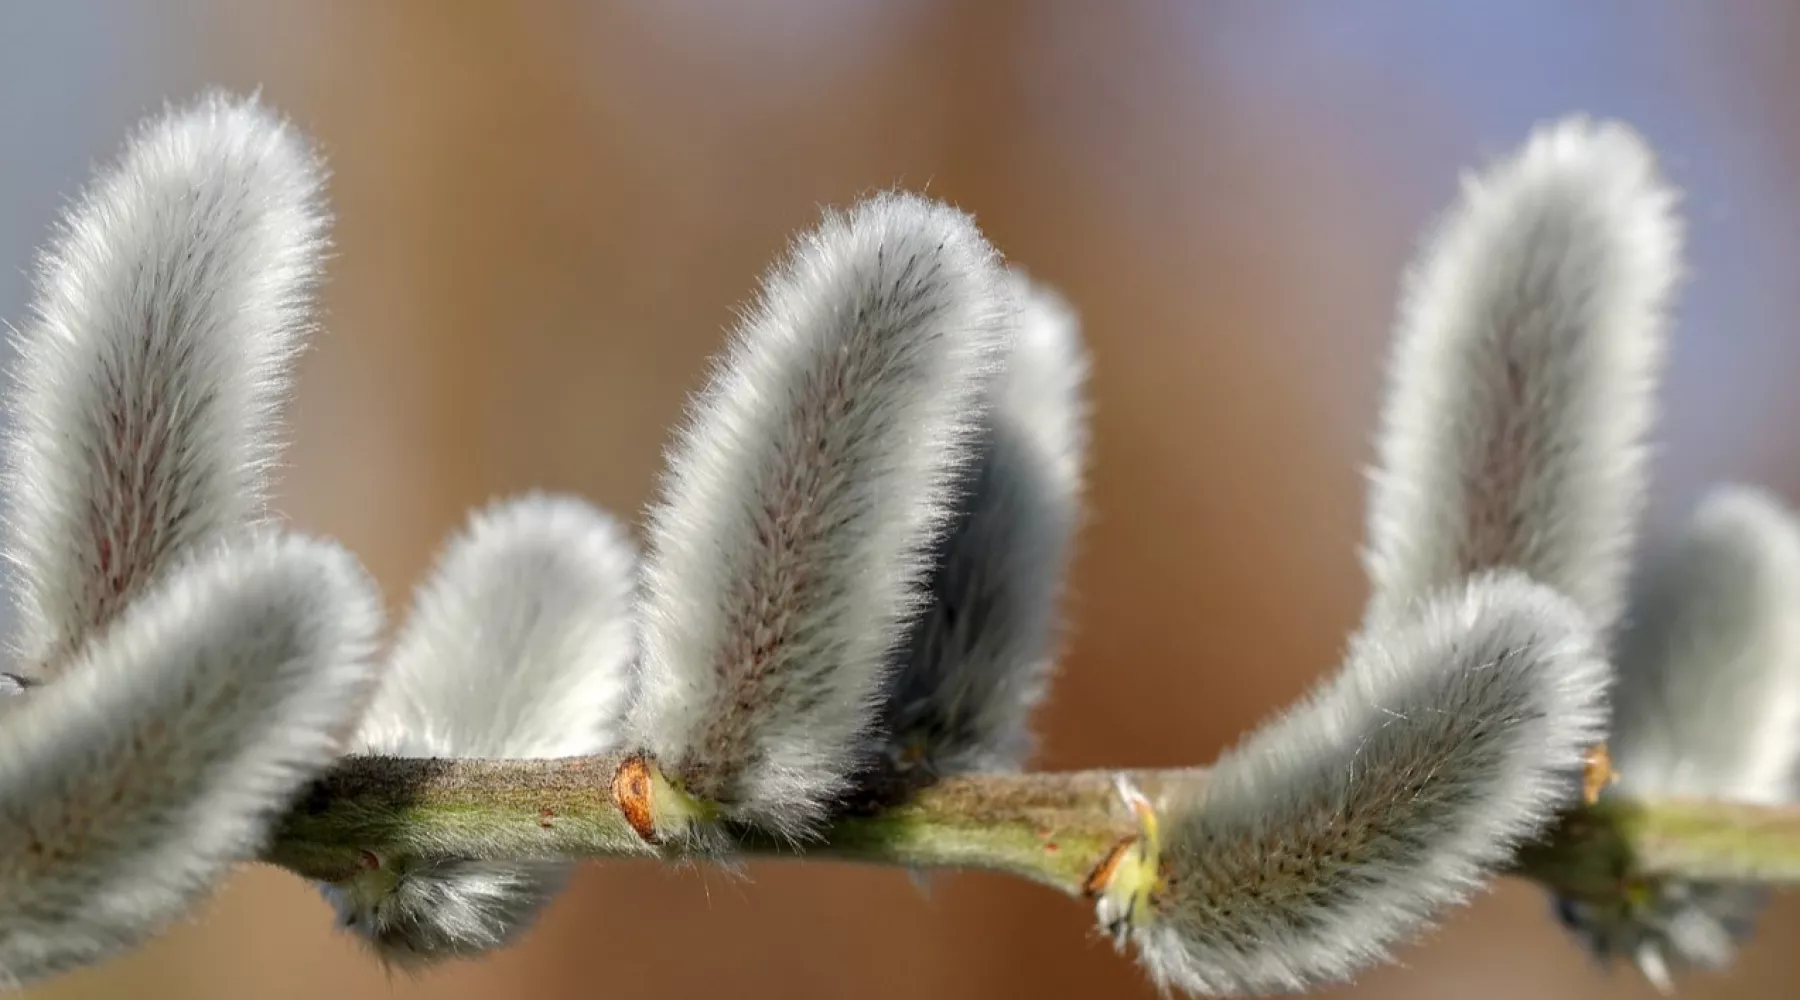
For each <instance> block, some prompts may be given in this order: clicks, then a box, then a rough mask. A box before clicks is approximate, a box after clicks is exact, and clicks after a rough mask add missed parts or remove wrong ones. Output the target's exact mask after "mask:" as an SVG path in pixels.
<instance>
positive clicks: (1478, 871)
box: [1134, 574, 1608, 995]
mask: <svg viewBox="0 0 1800 1000" xmlns="http://www.w3.org/2000/svg"><path fill="white" fill-rule="evenodd" d="M1607 669H1608V668H1607V665H1606V662H1605V660H1604V658H1603V656H1602V654H1601V653H1600V651H1599V650H1598V649H1597V648H1596V644H1595V642H1594V638H1593V632H1592V629H1591V628H1590V626H1589V625H1588V622H1587V620H1586V618H1585V616H1584V615H1582V613H1581V612H1580V611H1579V609H1577V608H1576V607H1575V606H1574V605H1573V604H1572V603H1570V602H1569V601H1568V600H1567V599H1566V598H1564V597H1562V596H1561V595H1559V594H1557V593H1556V592H1554V591H1552V590H1550V589H1548V588H1546V587H1543V586H1541V585H1538V584H1535V583H1532V582H1530V581H1529V580H1527V579H1526V578H1524V577H1522V576H1519V575H1517V574H1500V575H1494V576H1485V577H1480V578H1475V579H1473V580H1471V581H1468V582H1466V583H1463V584H1459V585H1455V586H1453V587H1451V588H1449V589H1448V590H1447V591H1446V592H1442V593H1440V594H1438V595H1434V596H1432V597H1430V598H1428V599H1426V600H1424V601H1421V602H1418V603H1415V604H1414V605H1413V606H1412V607H1410V608H1409V609H1408V610H1407V611H1406V612H1404V613H1399V614H1396V615H1394V616H1392V617H1387V618H1383V619H1381V620H1380V621H1378V622H1376V623H1374V624H1372V625H1370V626H1369V627H1368V628H1367V630H1366V631H1365V632H1364V633H1362V634H1361V635H1359V636H1358V637H1357V638H1356V639H1355V641H1354V642H1352V644H1351V647H1350V651H1349V654H1348V657H1347V659H1346V661H1345V664H1344V667H1343V669H1342V670H1341V671H1340V672H1339V673H1338V675H1337V676H1336V677H1334V678H1332V679H1331V680H1329V681H1327V682H1325V683H1324V684H1322V685H1321V686H1320V687H1319V688H1318V689H1317V690H1315V691H1314V693H1313V694H1312V695H1311V696H1309V697H1308V698H1307V699H1306V700H1305V701H1303V702H1302V703H1301V704H1299V705H1298V706H1296V707H1294V708H1293V709H1291V710H1289V711H1288V712H1287V713H1286V714H1284V715H1282V716H1280V717H1278V718H1276V719H1274V720H1272V721H1270V722H1268V723H1266V724H1265V725H1263V726H1262V727H1261V728H1259V729H1258V730H1256V731H1255V732H1254V733H1252V734H1251V735H1250V736H1249V737H1248V738H1247V739H1246V740H1245V741H1244V742H1243V743H1242V744H1241V745H1239V746H1238V747H1237V748H1235V749H1234V750H1232V751H1231V752H1230V753H1228V754H1227V755H1225V757H1224V758H1222V759H1221V760H1220V761H1219V763H1218V765H1217V766H1216V767H1215V768H1213V770H1212V771H1211V772H1210V774H1209V775H1208V776H1207V778H1206V779H1205V780H1204V781H1203V782H1201V783H1200V784H1199V785H1198V786H1197V787H1196V788H1195V789H1192V790H1187V791H1185V792H1184V791H1177V792H1175V793H1173V795H1172V796H1171V798H1170V800H1169V801H1166V802H1164V803H1162V804H1161V806H1160V808H1161V811H1162V812H1163V816H1164V818H1163V829H1164V834H1163V836H1164V846H1163V853H1162V859H1163V863H1164V865H1165V869H1166V872H1167V877H1168V882H1167V887H1166V888H1165V890H1164V891H1163V893H1162V894H1161V895H1160V896H1159V897H1157V899H1156V901H1155V903H1154V904H1153V905H1154V907H1155V909H1154V910H1153V912H1152V914H1151V918H1150V921H1149V923H1147V924H1146V925H1144V926H1142V927H1139V928H1137V930H1136V931H1135V932H1134V940H1135V941H1136V943H1137V945H1138V949H1139V955H1140V958H1141V960H1142V961H1143V963H1144V964H1145V966H1146V967H1147V968H1148V969H1149V971H1150V973H1151V975H1152V977H1153V978H1154V979H1155V980H1156V981H1157V982H1158V983H1159V984H1161V985H1163V986H1165V987H1176V988H1180V989H1183V990H1186V991H1188V992H1190V993H1193V994H1197V995H1226V994H1230V995H1238V994H1249V993H1265V992H1289V991H1298V990H1304V989H1309V988H1313V987H1317V986H1320V985H1323V984H1327V983H1333V982H1338V981H1342V980H1345V979H1347V978H1348V977H1349V976H1350V975H1352V974H1353V973H1355V972H1356V971H1358V970H1360V969H1362V968H1364V967H1366V966H1368V965H1370V964H1372V963H1374V962H1376V961H1378V960H1381V959H1383V958H1384V957H1385V956H1386V955H1387V954H1388V952H1389V950H1390V949H1391V948H1392V947H1393V946H1394V945H1395V944H1397V943H1400V942H1403V941H1406V940H1407V939H1409V938H1410V937H1412V936H1413V935H1414V934H1416V933H1418V932H1419V931H1420V930H1421V929H1422V928H1423V927H1424V926H1425V925H1426V924H1427V922H1428V921H1429V920H1430V919H1431V918H1432V917H1433V916H1434V915H1435V914H1436V913H1437V912H1438V911H1439V910H1441V909H1442V908H1443V907H1445V906H1447V905H1450V904H1452V903H1455V902H1458V901H1461V900H1462V899H1464V898H1465V897H1467V896H1468V895H1469V894H1470V893H1471V892H1472V891H1474V889H1475V888H1476V887H1477V886H1478V885H1479V884H1480V882H1481V881H1482V879H1483V878H1484V877H1486V876H1488V875H1490V874H1491V873H1492V872H1493V870H1494V869H1495V868H1496V867H1497V866H1498V865H1501V864H1503V863H1504V862H1505V861H1506V860H1507V859H1508V858H1509V857H1510V855H1511V851H1512V849H1513V848H1514V847H1515V846H1516V845H1517V844H1518V843H1519V842H1520V841H1521V840H1522V839H1523V838H1526V837H1528V836H1530V835H1532V834H1534V833H1536V832H1537V831H1538V830H1539V829H1541V827H1542V825H1543V824H1544V823H1545V822H1547V821H1548V820H1549V819H1550V818H1551V816H1552V815H1553V814H1554V812H1555V810H1556V809H1557V808H1559V807H1560V806H1561V805H1562V804H1563V803H1564V802H1566V801H1567V799H1568V797H1569V795H1570V793H1571V790H1572V785H1571V783H1570V782H1569V780H1568V776H1569V772H1570V770H1571V769H1573V768H1578V767H1579V766H1580V764H1581V761H1582V755H1583V752H1584V750H1585V749H1586V748H1587V747H1588V746H1589V745H1591V744H1592V743H1593V742H1594V741H1595V740H1596V739H1598V738H1600V736H1601V734H1602V730H1603V726H1604V724H1605V688H1606V682H1607Z"/></svg>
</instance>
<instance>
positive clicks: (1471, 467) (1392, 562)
mask: <svg viewBox="0 0 1800 1000" xmlns="http://www.w3.org/2000/svg"><path fill="white" fill-rule="evenodd" d="M1675 200H1676V199H1675V194H1674V192H1673V191H1672V190H1671V188H1670V187H1669V186H1668V185H1667V184H1665V183H1664V181H1663V180H1662V178H1661V177H1660V176H1659V174H1658V172H1657V167H1656V163H1655V160H1654V157H1653V155H1652V153H1651V151H1650V150H1649V148H1648V147H1647V146H1646V145H1645V144H1644V142H1643V141H1642V140H1641V139H1640V138H1639V137H1638V136H1637V135H1636V134H1635V133H1633V132H1632V131H1631V130H1630V129H1629V128H1627V127H1626V126H1624V125H1622V124H1618V123H1616V122H1599V123H1596V122H1592V121H1589V120H1587V119H1584V118H1571V119H1566V120H1563V121H1560V122H1556V123H1553V124H1550V125H1546V126H1543V127H1540V128H1539V129H1538V130H1537V131H1535V132H1534V133H1533V134H1532V135H1531V137H1530V139H1529V140H1528V141H1527V142H1526V143H1525V145H1524V147H1523V148H1522V149H1520V150H1519V151H1518V152H1516V153H1515V154H1513V155H1512V156H1510V157H1508V158H1506V159H1504V160H1502V161H1501V162H1500V163H1498V164H1496V165H1495V166H1493V167H1491V168H1490V169H1488V170H1487V171H1485V172H1484V173H1482V174H1481V175H1479V176H1476V177H1473V178H1470V179H1468V180H1467V181H1465V183H1464V185H1463V192H1462V198H1461V200H1460V201H1459V202H1458V203H1457V205H1456V206H1455V207H1454V208H1453V209H1452V210H1451V211H1450V212H1449V214H1448V215H1447V216H1446V217H1445V218H1444V219H1443V220H1442V222H1441V223H1440V224H1439V226H1438V228H1437V230H1436V232H1435V233H1434V234H1433V236H1432V237H1431V239H1430V240H1429V241H1428V242H1427V243H1426V245H1425V247H1424V249H1423V251H1422V253H1421V254H1420V257H1419V259H1418V261H1417V262H1416V263H1415V264H1414V266H1413V269H1412V272H1411V274H1410V276H1409V278H1408V280H1407V283H1406V291H1405V296H1404V302H1403V303H1402V308H1401V316H1400V321H1399V327H1398V331H1397V334H1396V338H1395V344H1394V351H1393V357H1392V361H1391V364H1390V369H1389V384H1390V387H1389V396H1388V401H1387V405H1386V408H1385V410H1384V413H1383V416H1382V426H1381V432H1380V437H1379V444H1378V452H1379V456H1378V461H1377V467H1376V469H1375V471H1374V473H1373V481H1372V488H1371V498H1370V504H1369V515H1368V519H1369V529H1368V534H1369V540H1368V544H1367V547H1366V549H1365V557H1364V561H1365V564H1366V566H1367V568H1368V572H1369V576H1370V579H1371V581H1372V584H1373V600H1372V602H1371V607H1370V613H1371V614H1372V615H1373V614H1381V613H1384V612H1386V611H1388V610H1391V609H1395V608H1401V607H1404V606H1405V605H1406V604H1407V603H1408V602H1410V601H1413V600H1416V599H1417V598H1419V597H1421V596H1423V595H1424V594H1427V593H1429V592H1431V591H1432V590H1434V589H1435V588H1438V587H1442V586H1445V585H1447V584H1450V583H1452V582H1454V581H1456V580H1458V579H1461V578H1462V577H1464V576H1466V575H1468V574H1471V573H1476V572H1480V571H1483V570H1488V569H1499V568H1511V569H1517V570H1520V571H1523V572H1525V573H1527V574H1529V575H1530V576H1531V577H1532V578H1533V579H1536V580H1539V581H1540V582H1543V583H1547V584H1549V585H1551V586H1553V587H1555V588H1557V589H1558V590H1561V591H1562V592H1563V593H1565V594H1568V595H1569V596H1570V597H1571V598H1573V599H1574V600H1575V601H1576V603H1577V604H1579V605H1581V607H1582V608H1583V610H1585V611H1586V612H1587V614H1588V616H1589V617H1590V618H1591V619H1592V620H1593V622H1594V624H1595V626H1596V627H1597V628H1600V629H1602V630H1603V631H1604V630H1606V629H1608V628H1610V626H1611V625H1612V624H1613V622H1614V621H1615V620H1616V618H1617V617H1618V613H1619V609H1620V605H1621V603H1622V596H1623V590H1624V583H1625V574H1626V570H1627V560H1628V558H1629V555H1630V549H1631V545H1632V541H1633V536H1634V532H1635V530H1636V520H1637V516H1638V514H1639V509H1640V507H1641V506H1642V502H1643V492H1644V480H1645V465H1646V461H1645V445H1644V442H1643V439H1644V436H1645V434H1646V432H1647V431H1648V429H1649V426H1650V423H1651V419H1652V415H1653V414H1652V411H1653V404H1654V394H1655V385H1656V378H1657V375H1658V373H1659V370H1660V367H1661V359H1662V355H1663V341H1664V326H1665V312H1666V310H1667V308H1668V303H1669V299H1670V296H1671V293H1672V290H1673V286H1674V285H1675V282H1676V279H1677V276H1678V272H1679V263H1680V262H1679V256H1680V249H1681V227H1680V223H1679V221H1678V220H1677V218H1676V216H1675V213H1674V205H1675Z"/></svg>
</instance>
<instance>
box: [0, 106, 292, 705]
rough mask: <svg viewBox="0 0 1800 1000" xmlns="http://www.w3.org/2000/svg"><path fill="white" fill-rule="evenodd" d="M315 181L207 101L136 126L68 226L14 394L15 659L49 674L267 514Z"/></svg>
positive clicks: (288, 154)
mask: <svg viewBox="0 0 1800 1000" xmlns="http://www.w3.org/2000/svg"><path fill="white" fill-rule="evenodd" d="M322 183H323V180H322V169H321V167H320V166H319V164H318V162H317V161H316V160H315V159H314V157H313V155H312V153H311V152H310V151H309V149H308V147H307V146H306V144H305V142H304V141H303V140H302V138H301V137H300V136H299V134H298V133H297V132H295V131H294V130H293V129H292V128H291V127H289V126H288V125H287V124H285V123H284V122H283V121H281V120H280V119H278V118H276V117H275V116H274V115H273V114H272V113H270V112H269V111H267V110H266V109H264V108H262V107H261V106H260V105H258V104H257V103H256V102H255V101H253V100H239V99H235V98H231V97H228V96H225V95H223V94H216V93H215V94H209V95H207V96H205V97H203V98H201V99H200V100H198V101H196V102H194V103H191V104H188V105H184V106H181V107H177V108H174V109H171V110H169V111H167V112H166V113H164V114H163V115H162V116H160V117H158V118H155V119H153V120H151V121H149V122H148V123H146V124H145V125H144V126H142V127H141V128H140V129H139V131H138V132H137V133H136V134H135V135H134V136H133V137H132V138H131V140H130V141H129V142H128V143H127V145H126V147H125V150H124V152H123V154H122V155H121V156H120V157H119V159H118V160H117V161H116V162H114V163H112V164H111V165H109V166H108V167H106V168H105V169H104V170H102V171H101V173H100V174H99V176H98V177H97V178H96V179H95V180H94V182H93V183H92V185H91V186H90V187H89V188H88V190H87V191H86V193H84V194H83V195H82V196H81V198H80V199H78V200H77V201H76V202H75V204H74V205H73V207H72V209H71V210H70V212H69V213H68V215H67V216H66V217H65V218H64V219H63V220H62V224H61V226H60V227H59V229H58V230H57V232H56V235H55V238H54V240H53V241H52V243H51V244H50V246H49V247H48V248H47V249H46V251H45V252H44V254H43V256H42V259H41V261H40V264H39V267H38V272H37V294H36V301H35V304H34V306H33V310H32V315H31V316H30V317H29V318H28V319H27V320H26V321H25V322H24V323H23V324H22V325H21V327H20V331H19V334H18V338H17V347H18V354H19V356H18V362H17V365H16V367H15V369H14V373H13V374H14V382H13V387H12V392H11V393H10V396H9V403H10V407H11V414H12V425H11V430H10V432H9V435H8V438H7V442H6V485H7V492H8V499H9V503H10V511H9V516H8V518H7V525H6V529H7V534H6V553H7V557H8V558H9V559H10V560H12V562H13V563H14V564H15V565H16V566H17V568H18V571H19V572H18V576H19V588H18V595H19V597H18V604H19V608H20V624H19V629H20V632H19V639H18V643H19V646H20V650H19V651H20V654H21V656H22V658H23V660H24V662H27V663H31V664H36V665H39V666H40V667H41V668H42V669H43V670H45V671H49V670H52V669H53V668H55V666H56V665H57V664H59V663H61V662H62V661H63V660H64V659H65V658H66V657H67V656H68V654H70V653H71V652H73V650H74V649H75V647H76V645H77V644H78V643H79V642H80V640H81V637H82V636H83V635H84V634H85V633H86V632H87V631H88V630H89V629H92V628H95V627H97V626H99V625H102V624H104V623H105V622H106V621H107V620H108V619H109V618H111V617H112V616H113V615H114V614H116V613H118V611H119V609H120V608H121V607H122V606H123V605H124V603H125V602H126V601H128V600H129V599H130V597H131V595H132V594H133V593H134V592H135V591H136V590H138V589H139V588H140V587H142V586H144V585H145V584H146V583H147V582H148V581H149V580H150V579H151V578H152V577H153V576H154V575H155V574H156V573H158V572H160V571H161V570H163V569H164V568H165V567H166V566H167V565H168V564H169V563H171V562H172V561H173V560H174V559H175V558H176V557H177V556H178V555H179V554H180V553H181V552H182V551H185V550H187V549H190V548H192V547H194V546H196V545H198V544H201V543H204V542H206V541H208V540H210V539H213V538H216V537H218V536H219V535H221V533H224V532H227V531H231V530H234V529H237V528H240V527H242V526H243V525H245V524H247V523H249V522H251V521H254V520H256V519H257V518H259V517H260V516H261V514H262V512H263V504H264V492H265V487H266V482H267V479H268V468H269V466H270V465H271V464H272V462H273V461H274V460H275V458H276V441H275V436H276V431H277V418H278V416H279V413H278V410H279V404H280V403H281V402H282V399H283V396H284V394H285V393H284V390H285V386H286V382H287V379H288V370H289V367H290V362H291V360H292V358H293V356H294V354H295V352H296V351H297V350H298V348H299V347H300V344H301V340H302V337H303V335H304V334H305V333H306V332H307V330H308V329H309V327H310V326H311V324H312V290H313V286H314V284H315V282H316V280H317V279H318V277H319V273H320V258H321V254H322V251H323V247H324V244H325V240H326V216H325V209H324V206H323V194H322Z"/></svg>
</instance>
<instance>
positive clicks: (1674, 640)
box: [1561, 486, 1800, 989]
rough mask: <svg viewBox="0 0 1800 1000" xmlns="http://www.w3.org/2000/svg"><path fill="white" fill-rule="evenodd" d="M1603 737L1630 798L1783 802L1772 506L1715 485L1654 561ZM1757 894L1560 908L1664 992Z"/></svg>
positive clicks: (1794, 567) (1776, 524)
mask: <svg viewBox="0 0 1800 1000" xmlns="http://www.w3.org/2000/svg"><path fill="white" fill-rule="evenodd" d="M1616 660H1617V671H1618V680H1617V685H1616V688H1615V691H1614V695H1613V706H1614V709H1613V723H1612V730H1611V733H1610V735H1609V738H1608V743H1609V747H1610V749H1611V752H1612V760H1613V766H1614V768H1615V770H1616V771H1617V773H1618V775H1619V782H1618V784H1617V785H1616V786H1615V787H1614V788H1613V789H1612V790H1611V791H1610V792H1609V794H1617V795H1620V796H1625V797H1631V798H1646V799H1658V798H1674V799H1683V798H1686V799H1718V800H1723V801H1734V802H1748V803H1756V804H1762V805H1779V804H1784V803H1788V802H1791V801H1792V800H1793V797H1794V792H1795V789H1794V781H1795V764H1796V762H1800V523H1796V521H1795V519H1794V517H1793V515H1792V514H1791V513H1790V512H1789V511H1788V510H1787V509H1786V508H1785V507H1783V505H1782V504H1781V503H1780V502H1779V501H1777V500H1776V499H1775V498H1773V497H1771V496H1769V495H1768V494H1767V493H1764V492H1763V491H1761V490H1757V489H1753V488H1750V487H1743V486H1728V487H1721V488H1719V489H1717V490H1715V491H1714V492H1713V493H1711V494H1709V495H1708V496H1707V497H1706V498H1705V499H1704V500H1703V501H1702V502H1701V504H1700V506H1699V508H1698V509H1697V510H1696V511H1695V513H1694V516H1693V518H1692V520H1691V522H1690V523H1689V525H1688V527H1687V529H1686V530H1685V531H1684V532H1683V533H1682V535H1681V536H1680V537H1679V538H1678V539H1676V541H1675V543H1674V544H1673V545H1671V546H1669V547H1668V549H1667V550H1666V551H1664V552H1662V553H1659V554H1658V556H1657V557H1656V558H1653V559H1652V560H1651V562H1650V564H1649V566H1648V567H1647V569H1646V572H1645V574H1644V584H1643V586H1642V587H1640V589H1639V593H1638V595H1637V600H1636V601H1635V602H1634V603H1633V604H1632V606H1631V611H1630V613H1629V614H1628V616H1627V618H1626V622H1625V628H1624V630H1623V631H1622V633H1621V635H1620V640H1619V645H1618V651H1617V655H1616ZM1765 895H1766V893H1765V892H1764V891H1762V890H1760V889H1758V888H1756V887H1752V886H1745V885H1731V884H1717V883H1703V882H1702V883H1696V882H1687V881H1683V880H1664V881H1663V882H1662V883H1660V884H1659V885H1657V886H1656V887H1655V889H1654V897H1653V899H1651V900H1650V901H1649V903H1648V904H1647V905H1643V906H1639V907H1635V908H1633V909H1632V911H1631V912H1630V913H1629V914H1628V915H1627V916H1626V917H1625V918H1624V919H1620V918H1619V915H1618V914H1615V913H1612V912H1611V911H1603V910H1599V909H1594V908H1591V907H1588V906H1585V905H1583V904H1580V903H1576V902H1568V901H1565V902H1564V903H1562V904H1561V912H1562V916H1563V919H1564V921H1565V922H1566V923H1568V924H1570V925H1571V926H1572V927H1574V928H1575V929H1576V930H1577V932H1579V933H1581V934H1582V935H1583V936H1584V937H1585V938H1586V939H1587V942H1588V944H1589V945H1590V946H1591V947H1592V948H1593V949H1594V950H1595V951H1596V952H1597V953H1599V954H1600V955H1602V956H1611V955H1622V956H1624V957H1626V958H1630V959H1633V960H1635V961H1636V962H1637V963H1638V965H1639V966H1640V967H1641V968H1642V969H1643V971H1644V972H1645V973H1646V975H1647V976H1649V977H1650V978H1651V979H1652V981H1654V982H1656V983H1657V984H1658V985H1660V986H1663V987H1664V988H1665V989H1667V988H1669V987H1670V985H1671V972H1672V970H1674V969H1679V968H1682V967H1684V966H1699V967H1704V968H1719V967H1722V966H1724V965H1725V964H1726V963H1727V962H1728V961H1729V960H1730V959H1731V957H1732V955H1733V954H1734V953H1735V951H1736V948H1737V944H1738V942H1739V940H1740V939H1741V938H1742V937H1743V936H1745V935H1746V934H1747V933H1749V931H1750V930H1751V928H1752V926H1753V923H1754V918H1755V916H1756V914H1757V912H1758V911H1759V910H1760V908H1761V904H1762V902H1763V899H1764V897H1765Z"/></svg>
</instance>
